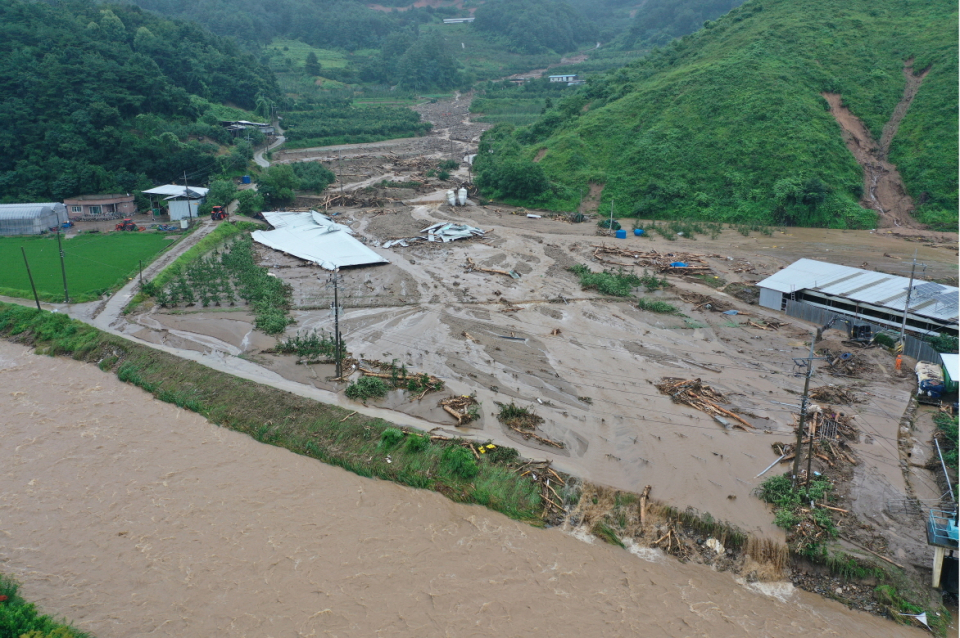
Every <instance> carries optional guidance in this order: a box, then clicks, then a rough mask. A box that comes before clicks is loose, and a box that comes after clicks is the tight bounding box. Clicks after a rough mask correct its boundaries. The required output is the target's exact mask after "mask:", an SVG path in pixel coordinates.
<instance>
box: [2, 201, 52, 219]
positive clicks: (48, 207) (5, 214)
mask: <svg viewBox="0 0 960 638" xmlns="http://www.w3.org/2000/svg"><path fill="white" fill-rule="evenodd" d="M58 209H63V204H61V203H59V202H44V203H41V204H0V219H24V218H34V217H40V216H41V215H49V214H50V213H56V212H57V210H58Z"/></svg>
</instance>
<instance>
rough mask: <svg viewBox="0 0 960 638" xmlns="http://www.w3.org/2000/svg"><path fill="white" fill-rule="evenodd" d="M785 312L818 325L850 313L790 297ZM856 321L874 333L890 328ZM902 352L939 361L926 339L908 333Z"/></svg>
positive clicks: (909, 355) (918, 357)
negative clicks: (865, 325) (865, 324)
mask: <svg viewBox="0 0 960 638" xmlns="http://www.w3.org/2000/svg"><path fill="white" fill-rule="evenodd" d="M786 312H787V314H788V315H790V316H791V317H796V318H797V319H803V320H804V321H810V322H813V323H815V324H817V325H818V326H824V325H826V324H827V322H828V321H830V320H831V319H833V318H834V317H841V318H843V319H847V318H849V317H850V315H844V314H840V313H836V312H831V311H829V310H826V309H825V308H818V307H817V306H814V305H812V304H808V303H804V302H802V301H794V300H792V299H788V300H787V309H786ZM857 322H858V323H867V324H870V326H871V327H872V328H873V333H874V334H877V333H878V332H883V331H889V330H890V329H891V328H890V327H889V326H881V325H878V324H875V323H872V322H870V321H866V320H865V319H862V318H859V317H858V318H857ZM903 354H905V355H906V356H908V357H912V358H914V359H916V360H917V361H929V362H931V363H940V353H939V352H937V351H936V350H934V349H933V346H931V345H930V344H929V343H927V342H926V341H921V340H920V339H917V338H916V337H911V336H910V335H907V336H906V339H905V341H904V344H903Z"/></svg>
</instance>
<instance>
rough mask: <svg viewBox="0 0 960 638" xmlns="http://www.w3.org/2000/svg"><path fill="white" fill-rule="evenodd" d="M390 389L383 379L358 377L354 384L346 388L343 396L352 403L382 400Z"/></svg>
mask: <svg viewBox="0 0 960 638" xmlns="http://www.w3.org/2000/svg"><path fill="white" fill-rule="evenodd" d="M389 391H390V388H389V387H387V384H386V383H384V381H383V379H380V378H377V377H360V378H359V379H357V381H355V382H354V383H351V384H350V385H349V386H347V389H346V391H345V392H344V394H346V395H347V398H349V399H353V400H354V401H366V400H367V399H382V398H383V397H385V396H387V392H389Z"/></svg>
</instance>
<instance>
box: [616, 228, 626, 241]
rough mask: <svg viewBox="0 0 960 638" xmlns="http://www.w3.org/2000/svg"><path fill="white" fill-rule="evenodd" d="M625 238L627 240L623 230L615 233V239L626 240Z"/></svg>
mask: <svg viewBox="0 0 960 638" xmlns="http://www.w3.org/2000/svg"><path fill="white" fill-rule="evenodd" d="M626 238H627V231H625V230H618V231H617V239H626Z"/></svg>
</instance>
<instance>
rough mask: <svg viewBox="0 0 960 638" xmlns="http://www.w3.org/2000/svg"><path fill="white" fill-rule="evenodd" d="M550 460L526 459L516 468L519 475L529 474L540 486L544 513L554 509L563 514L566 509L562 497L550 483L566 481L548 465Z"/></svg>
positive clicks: (561, 483) (562, 483) (564, 483)
mask: <svg viewBox="0 0 960 638" xmlns="http://www.w3.org/2000/svg"><path fill="white" fill-rule="evenodd" d="M550 463H551V461H528V462H526V463H524V464H523V465H521V466H520V467H518V468H517V472H519V474H520V476H521V477H523V476H529V477H530V479H531V480H532V481H533V482H534V483H536V484H537V485H539V486H540V498H542V499H543V504H544V505H543V507H544V510H545V511H544V513H545V514H547V513H549V512H550V510H555V511H557V512H558V513H560V514H563V513H564V512H565V511H566V509H565V508H564V507H563V498H562V497H561V496H560V494H559V493H558V492H557V490H556V489H554V488H553V486H552V485H551V483H558V484H560V485H566V481H564V480H563V478H562V477H561V476H560V475H559V474H557V472H555V471H554V470H553V468H552V467H550Z"/></svg>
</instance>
